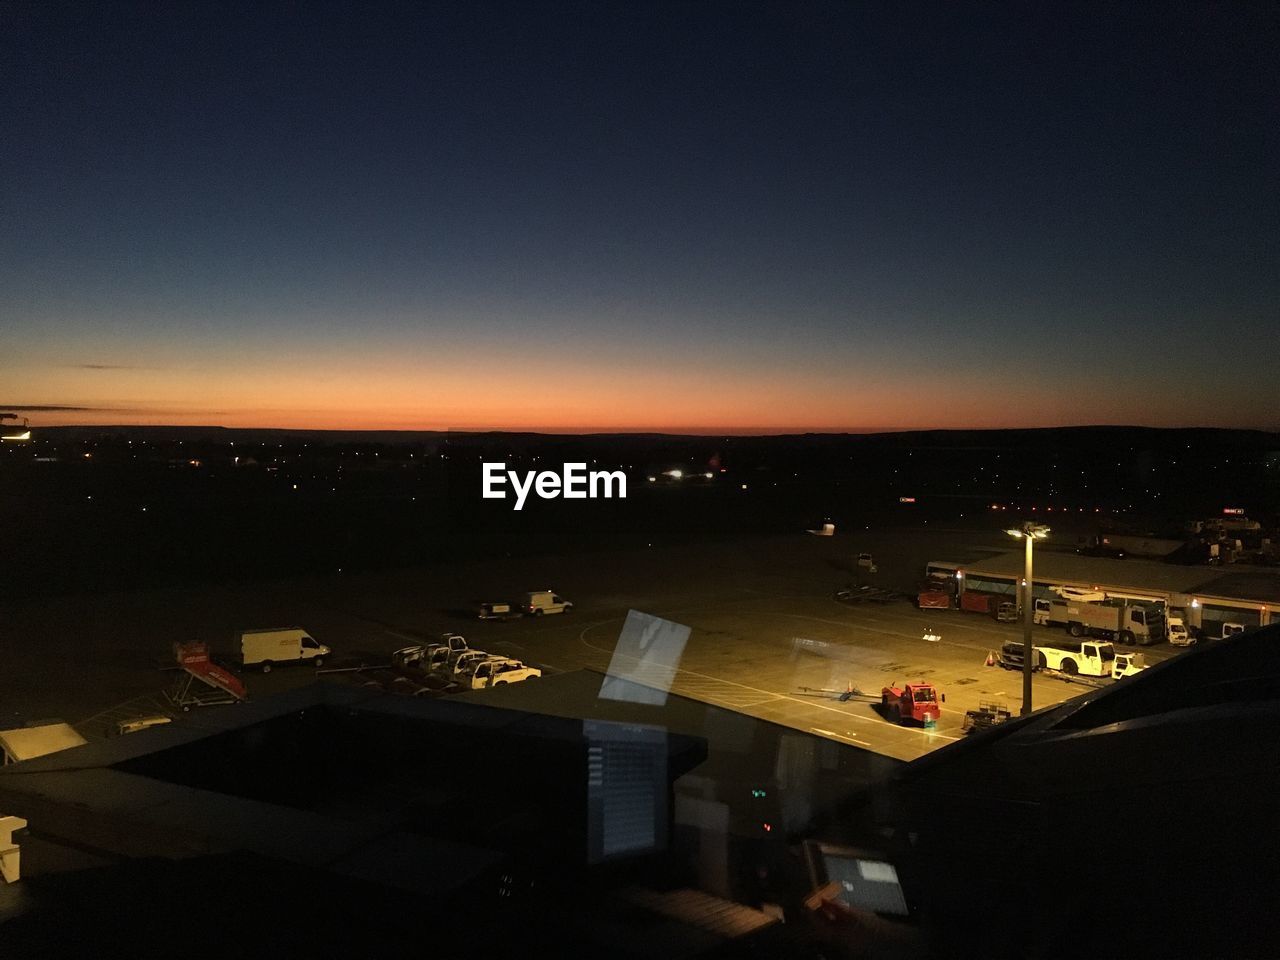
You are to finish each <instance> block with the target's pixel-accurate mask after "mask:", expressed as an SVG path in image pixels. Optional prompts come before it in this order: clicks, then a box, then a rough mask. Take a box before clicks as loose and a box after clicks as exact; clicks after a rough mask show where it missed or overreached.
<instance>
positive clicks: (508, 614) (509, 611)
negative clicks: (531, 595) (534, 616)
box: [477, 603, 524, 620]
mask: <svg viewBox="0 0 1280 960" xmlns="http://www.w3.org/2000/svg"><path fill="white" fill-rule="evenodd" d="M477 615H478V616H479V617H480V619H481V620H516V619H519V618H520V617H522V616H524V614H522V613H521V612H520V608H519V607H517V606H516V605H515V604H513V603H482V604H480V607H479V610H478V611H477Z"/></svg>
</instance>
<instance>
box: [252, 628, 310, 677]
mask: <svg viewBox="0 0 1280 960" xmlns="http://www.w3.org/2000/svg"><path fill="white" fill-rule="evenodd" d="M239 646H240V662H241V663H243V664H244V665H245V666H246V667H252V666H257V667H258V668H259V669H261V670H262V672H263V673H270V672H271V668H272V667H273V666H275V665H276V664H277V663H298V662H300V661H303V660H310V661H311V662H312V663H313V664H315V665H316V666H317V667H319V666H323V665H324V659H325V657H327V656H329V653H330V650H329V648H328V647H326V646H325V645H324V644H322V643H316V641H315V640H313V639H312V638H311V635H310V634H308V633H307V631H305V630H303V629H302V628H301V627H272V628H270V629H266V630H242V631H241V632H240V643H239Z"/></svg>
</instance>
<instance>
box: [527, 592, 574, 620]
mask: <svg viewBox="0 0 1280 960" xmlns="http://www.w3.org/2000/svg"><path fill="white" fill-rule="evenodd" d="M572 609H573V604H572V603H571V602H569V601H568V600H566V599H565V598H564V597H562V596H559V595H558V594H557V593H556V592H555V591H553V590H534V591H532V592H531V593H529V594H528V595H526V597H525V601H524V612H525V613H528V614H532V615H533V616H535V617H540V616H542V615H543V614H544V613H568V612H569V611H570V610H572Z"/></svg>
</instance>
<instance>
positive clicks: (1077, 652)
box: [1032, 640, 1116, 677]
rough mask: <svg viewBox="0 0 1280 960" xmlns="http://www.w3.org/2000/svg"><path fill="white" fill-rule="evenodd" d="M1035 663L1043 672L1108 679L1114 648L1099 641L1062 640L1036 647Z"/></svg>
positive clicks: (1113, 657)
mask: <svg viewBox="0 0 1280 960" xmlns="http://www.w3.org/2000/svg"><path fill="white" fill-rule="evenodd" d="M1032 649H1033V650H1035V652H1036V662H1037V663H1038V664H1039V665H1040V668H1041V669H1043V670H1061V671H1062V672H1063V673H1069V674H1072V675H1075V674H1079V675H1080V676H1082V677H1109V676H1111V674H1112V669H1113V667H1112V665H1113V664H1114V663H1115V659H1116V648H1115V647H1113V646H1112V645H1111V644H1109V643H1106V642H1104V641H1101V640H1063V641H1061V642H1057V641H1055V642H1054V643H1053V644H1051V645H1050V644H1046V645H1043V646H1041V645H1037V646H1035V647H1033V648H1032Z"/></svg>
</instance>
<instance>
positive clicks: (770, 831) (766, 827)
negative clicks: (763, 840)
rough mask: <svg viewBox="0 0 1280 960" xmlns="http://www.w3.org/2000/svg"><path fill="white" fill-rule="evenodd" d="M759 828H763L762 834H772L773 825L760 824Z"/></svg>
mask: <svg viewBox="0 0 1280 960" xmlns="http://www.w3.org/2000/svg"><path fill="white" fill-rule="evenodd" d="M760 826H762V827H764V832H765V833H772V832H773V824H772V823H762V824H760Z"/></svg>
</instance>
